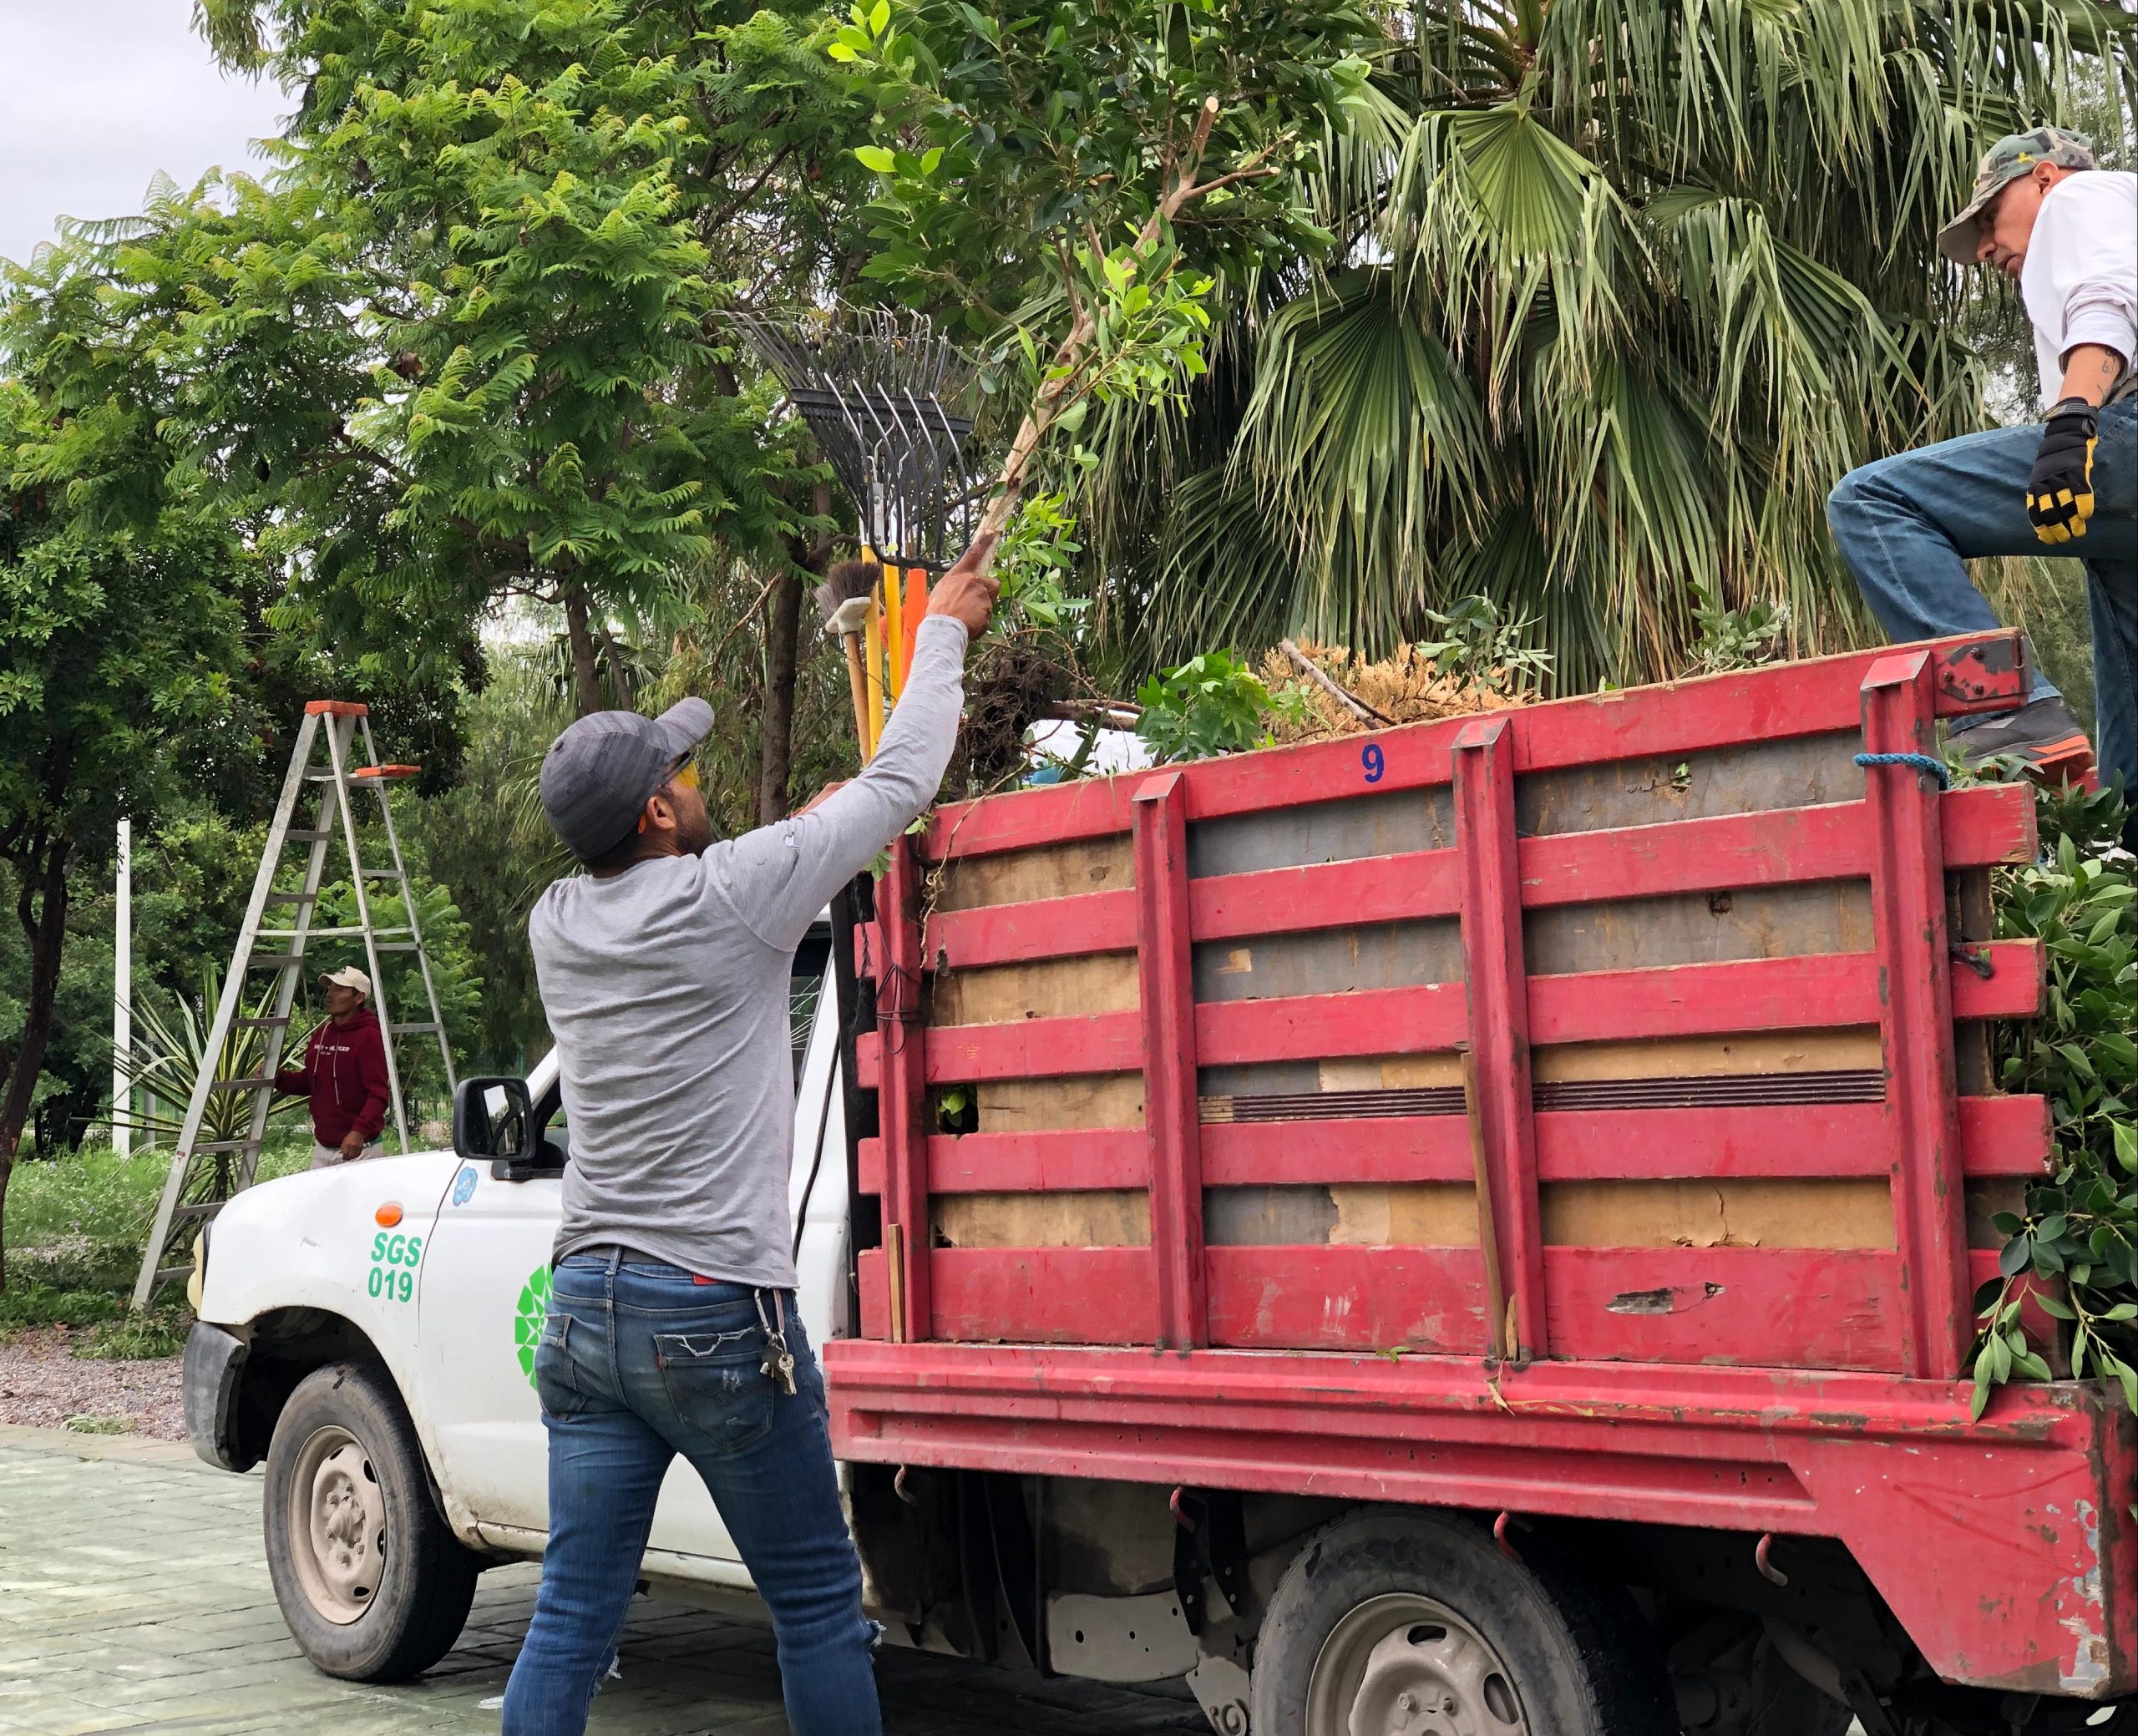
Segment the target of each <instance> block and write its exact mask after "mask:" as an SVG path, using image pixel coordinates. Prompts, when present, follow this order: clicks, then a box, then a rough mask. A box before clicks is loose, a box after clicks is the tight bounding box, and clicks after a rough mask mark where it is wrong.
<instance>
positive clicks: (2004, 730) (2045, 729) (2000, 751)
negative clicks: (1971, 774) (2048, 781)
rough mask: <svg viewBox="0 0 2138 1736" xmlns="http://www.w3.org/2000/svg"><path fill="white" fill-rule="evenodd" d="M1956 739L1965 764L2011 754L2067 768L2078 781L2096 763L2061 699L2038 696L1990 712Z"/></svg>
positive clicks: (2041, 766)
mask: <svg viewBox="0 0 2138 1736" xmlns="http://www.w3.org/2000/svg"><path fill="white" fill-rule="evenodd" d="M1952 741H1953V747H1956V748H1958V750H1959V754H1960V761H1961V763H1962V764H1963V765H1968V766H1978V765H1980V764H1981V763H1982V762H1983V761H1984V760H1989V759H1997V758H2001V757H2010V758H2014V759H2017V760H2019V762H2021V763H2022V764H2024V765H2025V766H2026V767H2029V769H2031V770H2034V771H2038V772H2043V771H2049V770H2051V769H2054V770H2055V771H2058V772H2065V773H2066V774H2067V775H2068V776H2070V778H2071V780H2072V782H2078V780H2079V777H2080V775H2082V774H2083V773H2085V772H2088V771H2090V770H2091V769H2092V767H2093V763H2094V749H2093V744H2092V743H2091V742H2090V741H2087V739H2086V732H2085V731H2084V730H2082V729H2080V727H2079V720H2078V719H2077V718H2075V717H2074V716H2072V715H2071V713H2070V710H2069V708H2068V707H2066V706H2065V703H2064V701H2062V700H2060V699H2038V700H2035V701H2033V703H2031V704H2029V705H2024V706H2020V707H2019V710H2018V711H2006V712H2004V713H2002V714H2001V715H2000V716H1995V717H1986V718H1984V719H1983V721H1981V722H1980V723H1978V724H1975V725H1974V726H1972V727H1971V728H1968V729H1963V730H1957V731H1954V732H1953V737H1952Z"/></svg>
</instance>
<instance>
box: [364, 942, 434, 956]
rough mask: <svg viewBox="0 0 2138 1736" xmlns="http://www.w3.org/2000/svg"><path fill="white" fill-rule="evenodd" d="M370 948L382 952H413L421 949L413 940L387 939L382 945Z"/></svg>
mask: <svg viewBox="0 0 2138 1736" xmlns="http://www.w3.org/2000/svg"><path fill="white" fill-rule="evenodd" d="M372 950H373V951H375V952H382V953H415V952H421V951H422V950H423V949H422V948H421V947H419V946H418V945H417V944H416V943H415V942H414V941H413V940H389V941H387V942H386V943H385V944H383V945H381V946H377V947H375V948H373V949H372Z"/></svg>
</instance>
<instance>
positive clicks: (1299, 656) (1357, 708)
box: [1277, 639, 1396, 724]
mask: <svg viewBox="0 0 2138 1736" xmlns="http://www.w3.org/2000/svg"><path fill="white" fill-rule="evenodd" d="M1277 649H1278V650H1280V651H1282V652H1283V653H1284V655H1286V656H1287V657H1289V658H1290V659H1291V660H1292V666H1293V667H1294V668H1295V669H1297V670H1298V671H1300V674H1301V675H1303V676H1305V677H1306V678H1307V679H1308V680H1309V681H1312V682H1313V683H1314V685H1315V686H1317V687H1319V688H1320V689H1321V691H1323V692H1324V693H1326V694H1327V695H1328V696H1330V698H1331V699H1333V700H1335V701H1336V703H1337V704H1338V705H1340V706H1343V707H1344V709H1345V711H1349V712H1350V714H1351V715H1352V716H1354V717H1355V718H1357V719H1358V720H1359V721H1360V722H1361V723H1386V724H1393V723H1394V722H1395V721H1396V720H1395V719H1394V718H1393V717H1391V716H1389V715H1388V714H1387V713H1386V711H1376V710H1374V708H1373V707H1372V706H1370V705H1368V704H1367V703H1366V702H1365V701H1364V700H1362V699H1360V697H1359V696H1358V695H1357V694H1355V693H1354V692H1352V691H1351V690H1350V688H1348V687H1345V686H1341V685H1340V684H1339V683H1338V682H1336V681H1333V680H1331V679H1330V676H1328V675H1327V674H1326V673H1325V671H1323V669H1322V667H1321V666H1320V664H1318V663H1316V662H1315V660H1314V659H1313V658H1311V657H1310V656H1308V655H1307V654H1306V653H1305V651H1303V650H1300V648H1299V647H1298V646H1297V645H1294V644H1293V643H1292V641H1291V640H1289V639H1280V640H1278V641H1277Z"/></svg>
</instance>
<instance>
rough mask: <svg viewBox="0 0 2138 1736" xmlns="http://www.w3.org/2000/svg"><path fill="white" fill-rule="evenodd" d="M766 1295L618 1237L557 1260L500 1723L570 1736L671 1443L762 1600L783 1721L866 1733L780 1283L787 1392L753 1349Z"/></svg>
mask: <svg viewBox="0 0 2138 1736" xmlns="http://www.w3.org/2000/svg"><path fill="white" fill-rule="evenodd" d="M761 1295H762V1298H763V1303H764V1308H765V1310H766V1312H767V1313H768V1314H769V1313H770V1312H771V1310H772V1306H773V1293H772V1292H770V1291H763V1292H758V1291H753V1290H752V1289H750V1288H747V1287H746V1286H743V1285H740V1284H701V1283H696V1282H694V1281H693V1279H692V1277H691V1275H690V1273H687V1272H682V1271H679V1270H678V1269H677V1268H675V1267H673V1266H667V1265H663V1264H661V1263H659V1262H657V1261H654V1260H650V1259H646V1258H644V1257H642V1256H640V1255H636V1254H632V1253H627V1252H624V1251H621V1250H616V1249H605V1250H603V1251H601V1252H600V1253H575V1254H573V1255H571V1256H570V1258H567V1259H566V1260H565V1262H564V1263H562V1264H561V1265H560V1266H559V1267H558V1268H556V1274H555V1285H554V1288H553V1289H552V1291H551V1293H550V1318H549V1323H548V1324H547V1325H546V1326H545V1328H544V1329H543V1333H542V1343H541V1346H540V1349H538V1350H537V1351H536V1353H535V1357H534V1384H535V1388H536V1389H537V1390H538V1391H539V1392H540V1394H541V1399H542V1420H543V1422H544V1423H545V1425H547V1427H548V1429H549V1432H550V1541H549V1547H548V1548H547V1550H546V1551H545V1552H544V1554H543V1556H542V1587H541V1590H540V1593H539V1594H538V1595H537V1596H536V1597H535V1600H534V1621H533V1622H531V1623H530V1624H529V1627H528V1630H527V1642H526V1644H525V1645H524V1647H522V1648H521V1650H520V1653H519V1662H518V1663H515V1664H514V1666H513V1669H512V1681H511V1683H510V1685H509V1687H508V1688H506V1690H505V1697H504V1736H579V1733H580V1732H581V1731H583V1730H584V1729H585V1728H586V1715H587V1708H588V1706H589V1704H590V1703H591V1701H592V1700H593V1698H594V1690H595V1687H596V1686H597V1685H598V1684H599V1683H600V1678H602V1676H603V1675H604V1674H605V1673H606V1672H607V1670H608V1668H609V1664H610V1660H611V1659H613V1658H615V1656H616V1639H617V1636H618V1634H619V1633H620V1632H621V1631H622V1629H623V1625H624V1615H625V1612H626V1607H628V1606H629V1604H630V1602H631V1592H632V1590H633V1588H634V1587H636V1583H637V1581H638V1575H639V1561H640V1557H641V1556H643V1555H644V1554H645V1553H646V1537H647V1535H648V1533H649V1532H650V1531H651V1529H652V1526H653V1504H654V1501H655V1498H656V1496H658V1495H659V1494H660V1492H661V1478H662V1476H663V1475H666V1471H667V1470H668V1465H669V1461H670V1460H671V1459H673V1458H674V1457H675V1455H676V1454H678V1453H681V1454H682V1455H683V1456H684V1457H685V1458H686V1459H688V1460H690V1461H691V1464H692V1466H693V1467H694V1468H695V1469H696V1470H697V1473H698V1475H700V1476H702V1477H703V1478H704V1479H705V1485H706V1488H707V1490H708V1491H710V1492H711V1493H712V1498H713V1501H714V1503H715V1505H717V1506H718V1507H719V1509H720V1516H721V1518H722V1521H724V1522H725V1523H726V1525H727V1534H728V1535H729V1536H731V1537H732V1538H733V1539H734V1540H735V1542H736V1545H737V1547H738V1548H739V1549H740V1550H741V1551H742V1560H743V1562H744V1564H745V1565H746V1566H748V1568H749V1570H750V1574H751V1577H752V1578H753V1579H754V1580H755V1581H756V1582H757V1591H758V1593H759V1595H760V1596H762V1597H763V1599H764V1601H765V1602H766V1603H767V1605H768V1606H769V1607H770V1608H771V1611H772V1620H773V1633H774V1634H775V1635H776V1636H777V1637H778V1643H779V1673H780V1683H781V1686H782V1688H783V1692H784V1693H785V1695H786V1699H787V1717H788V1723H790V1724H792V1725H793V1728H794V1732H795V1736H879V1733H880V1732H881V1730H882V1728H883V1721H882V1715H881V1713H879V1710H878V1708H877V1703H876V1680H875V1674H874V1647H875V1641H876V1635H877V1632H878V1630H877V1627H876V1625H875V1623H874V1622H871V1621H869V1619H868V1618H867V1617H864V1615H863V1614H862V1613H861V1563H860V1561H859V1557H857V1556H856V1555H855V1554H854V1541H853V1539H852V1538H851V1537H850V1536H849V1535H848V1533H847V1529H846V1517H845V1515H844V1512H843V1511H842V1510H841V1508H840V1506H839V1498H838V1476H837V1474H836V1472H835V1471H834V1470H833V1465H832V1445H831V1434H830V1430H829V1428H828V1425H827V1422H826V1413H825V1408H824V1381H823V1375H822V1374H820V1373H819V1372H818V1368H817V1359H816V1357H815V1355H814V1354H813V1353H812V1352H811V1350H810V1349H809V1344H808V1340H807V1339H805V1338H804V1337H803V1334H802V1323H801V1321H800V1319H799V1318H798V1317H797V1316H796V1313H795V1311H794V1298H793V1295H792V1294H791V1293H789V1294H783V1297H782V1298H781V1299H782V1302H783V1305H784V1308H785V1313H786V1323H785V1324H786V1331H787V1344H788V1349H789V1350H790V1351H791V1352H792V1353H793V1357H794V1384H795V1388H796V1392H795V1394H794V1396H793V1397H791V1398H790V1397H788V1395H787V1394H784V1393H783V1392H782V1391H781V1390H780V1389H779V1388H778V1385H777V1384H776V1383H775V1382H774V1381H773V1379H772V1378H771V1377H770V1376H768V1375H767V1374H764V1373H763V1372H762V1368H761V1366H760V1364H762V1361H763V1359H764V1354H765V1329H764V1327H763V1326H762V1324H760V1322H759V1318H758V1301H757V1298H759V1297H760V1296H761Z"/></svg>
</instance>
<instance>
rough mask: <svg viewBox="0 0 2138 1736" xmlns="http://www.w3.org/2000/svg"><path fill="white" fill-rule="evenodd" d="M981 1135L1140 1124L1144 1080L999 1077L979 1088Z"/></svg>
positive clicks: (1117, 1076)
mask: <svg viewBox="0 0 2138 1736" xmlns="http://www.w3.org/2000/svg"><path fill="white" fill-rule="evenodd" d="M977 1096H979V1099H980V1131H981V1132H982V1133H1045V1132H1051V1131H1056V1130H1066V1129H1070V1128H1086V1129H1107V1130H1113V1129H1120V1128H1136V1129H1138V1130H1140V1129H1141V1128H1142V1125H1143V1076H1142V1074H1141V1073H1140V1072H1138V1073H1084V1074H1075V1075H1072V1076H1068V1077H1066V1078H1061V1079H998V1080H996V1081H992V1082H991V1083H985V1084H982V1085H980V1086H979V1087H978V1089H977Z"/></svg>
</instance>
